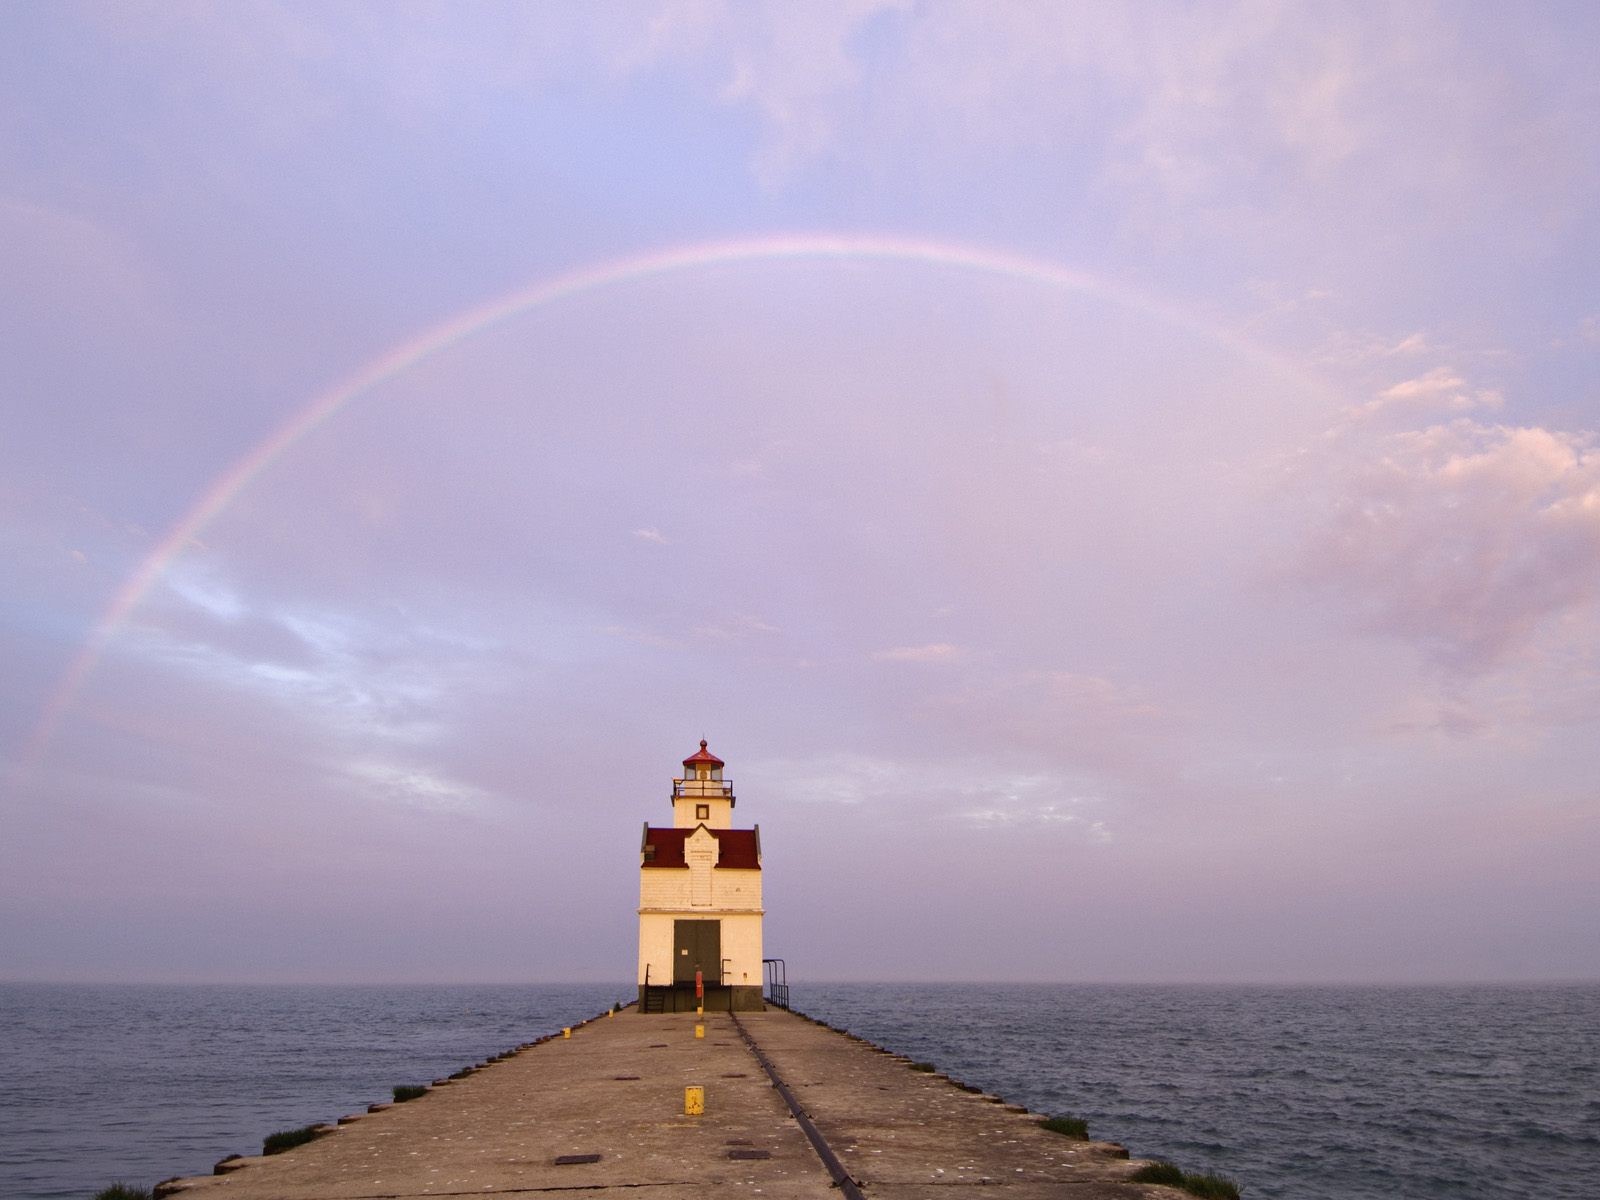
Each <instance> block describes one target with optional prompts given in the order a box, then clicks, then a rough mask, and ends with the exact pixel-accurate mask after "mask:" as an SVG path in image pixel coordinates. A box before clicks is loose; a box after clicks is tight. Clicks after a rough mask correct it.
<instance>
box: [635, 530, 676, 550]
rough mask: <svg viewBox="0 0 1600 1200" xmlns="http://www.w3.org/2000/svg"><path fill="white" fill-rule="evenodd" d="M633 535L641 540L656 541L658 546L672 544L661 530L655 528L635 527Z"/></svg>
mask: <svg viewBox="0 0 1600 1200" xmlns="http://www.w3.org/2000/svg"><path fill="white" fill-rule="evenodd" d="M633 536H634V537H636V538H638V539H639V540H640V541H641V542H654V543H655V544H656V545H658V546H670V545H672V543H671V542H670V541H668V540H667V539H666V538H665V537H663V536H662V533H661V530H659V529H655V528H649V529H635V530H634V531H633Z"/></svg>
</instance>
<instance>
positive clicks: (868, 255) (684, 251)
mask: <svg viewBox="0 0 1600 1200" xmlns="http://www.w3.org/2000/svg"><path fill="white" fill-rule="evenodd" d="M785 259H792V260H806V259H811V260H828V259H835V260H851V261H857V262H860V261H884V262H899V263H920V264H926V265H933V266H940V267H951V268H958V269H962V270H969V271H975V272H981V273H984V274H990V275H999V276H1005V277H1008V278H1011V279H1016V280H1020V281H1023V282H1028V283H1033V284H1038V285H1041V286H1044V287H1051V288H1059V289H1063V290H1067V291H1077V292H1092V293H1095V294H1096V295H1099V296H1102V297H1104V298H1105V299H1107V300H1110V301H1112V302H1113V303H1116V304H1118V305H1121V306H1123V307H1126V308H1129V309H1132V310H1135V311H1139V312H1143V313H1146V314H1148V315H1151V316H1154V317H1157V318H1159V319H1161V320H1163V321H1166V322H1169V323H1170V324H1172V325H1174V326H1176V327H1178V328H1183V329H1187V330H1190V331H1193V332H1196V333H1198V334H1200V335H1202V336H1204V337H1206V338H1207V339H1209V340H1211V341H1214V342H1217V343H1219V344H1222V345H1224V346H1226V347H1228V348H1229V349H1231V350H1234V351H1236V352H1237V353H1239V354H1241V355H1242V356H1244V357H1246V358H1249V359H1254V360H1257V361H1260V362H1262V363H1263V364H1265V365H1267V366H1269V367H1271V368H1273V369H1275V370H1278V371H1281V372H1283V373H1284V374H1286V375H1293V374H1295V372H1294V371H1293V369H1292V368H1291V367H1290V366H1289V364H1287V363H1285V362H1283V361H1282V360H1281V359H1279V358H1277V357H1276V356H1274V355H1272V354H1270V353H1268V352H1267V351H1265V350H1263V349H1262V348H1261V347H1260V346H1257V345H1255V344H1253V343H1251V342H1249V341H1247V340H1245V339H1244V338H1242V337H1240V336H1239V335H1237V334H1236V333H1234V332H1233V331H1231V330H1227V329H1223V328H1220V327H1217V326H1215V325H1211V324H1207V323H1204V322H1202V321H1201V320H1199V319H1198V318H1196V317H1195V316H1194V315H1193V314H1191V313H1188V312H1186V311H1184V310H1182V309H1180V308H1178V307H1176V306H1174V305H1172V304H1169V303H1166V302H1164V301H1160V300H1157V299H1155V298H1153V297H1151V296H1148V295H1145V294H1142V293H1139V292H1136V291H1133V290H1131V289H1128V288H1125V287H1121V286H1117V285H1113V284H1111V283H1109V282H1107V281H1105V280H1102V279H1098V278H1096V277H1094V276H1091V275H1088V274H1085V273H1084V272H1081V271H1075V270H1071V269H1069V268H1067V267H1063V266H1060V265H1059V264H1056V263H1052V262H1049V261H1047V260H1042V259H1035V258H1028V257H1026V256H1023V255H1019V254H1015V253H1010V252H1007V251H1002V250H995V249H991V248H986V247H981V246H973V245H967V244H962V243H953V242H943V241H934V240H928V239H922V238H906V237H891V236H880V235H851V236H843V235H834V234H817V233H811V234H788V235H777V236H766V237H759V238H747V239H736V240H727V241H715V242H704V243H698V244H694V245H689V246H682V247H677V248H672V249H666V250H658V251H654V252H651V253H647V254H643V255H637V256H634V257H631V258H621V259H613V260H609V261H606V262H602V263H599V264H591V265H589V266H584V267H579V268H577V269H576V270H572V271H569V272H566V273H564V274H561V275H557V276H554V277H552V278H548V279H544V280H541V281H539V282H536V283H533V284H531V285H529V286H528V287H525V288H521V289H519V290H518V291H515V292H512V293H510V294H509V295H505V296H502V297H500V298H498V299H495V300H491V301H489V302H488V303H485V304H482V305H479V306H477V307H475V308H471V309H468V310H467V311H465V312H462V313H459V314H457V315H456V316H453V317H451V318H449V319H448V320H446V321H443V322H441V323H440V324H438V325H435V326H433V327H432V328H430V329H427V330H425V331H423V332H422V333H421V334H420V335H418V336H417V337H415V338H412V339H411V340H410V341H407V342H404V343H402V344H400V345H398V346H395V347H394V348H392V349H390V350H388V351H386V352H385V353H383V354H381V355H379V356H378V357H377V358H375V359H373V360H372V361H371V362H369V363H367V364H366V365H365V366H363V367H361V368H360V369H359V370H357V371H356V372H355V373H354V374H352V375H350V376H349V377H348V378H346V379H344V380H343V381H341V382H340V383H338V384H336V385H334V386H333V387H331V388H329V389H328V390H327V391H325V392H323V393H321V394H320V395H318V396H316V397H314V398H313V399H312V400H311V401H310V402H309V403H307V404H306V405H305V406H304V407H302V408H300V409H299V410H298V411H297V412H295V414H294V415H293V416H292V417H290V418H289V420H288V421H286V422H285V423H284V424H283V425H282V426H281V427H280V428H279V429H278V430H276V431H275V432H274V433H272V434H270V435H268V436H267V437H266V438H265V439H263V440H262V441H261V442H260V443H259V444H257V445H256V446H255V447H253V448H252V449H251V450H250V451H249V452H248V453H246V454H245V455H244V456H243V457H241V458H240V459H239V460H238V461H237V462H235V463H234V464H233V465H231V466H230V467H228V468H227V469H226V470H225V471H223V472H222V474H220V475H219V476H218V477H217V478H216V480H215V481H214V482H213V483H212V485H211V486H210V487H209V488H208V489H207V490H206V491H205V492H204V493H203V494H202V495H201V496H200V498H199V499H198V500H197V501H195V503H194V505H193V506H192V507H191V508H190V509H189V510H188V511H187V512H185V513H184V514H183V516H182V517H181V518H180V519H179V520H178V522H177V523H176V524H175V525H174V526H173V527H172V529H171V530H170V531H169V532H168V533H167V534H166V535H165V536H164V537H163V538H162V539H161V540H160V542H159V543H157V545H156V546H155V548H154V549H153V550H152V551H151V552H150V554H149V555H148V556H147V557H146V558H145V559H144V561H143V562H141V563H140V564H139V566H138V568H137V569H136V570H134V571H133V573H132V574H131V575H129V576H128V578H127V579H126V580H125V581H124V582H123V584H122V586H121V587H120V588H118V589H117V591H116V593H115V594H114V595H113V596H112V598H111V600H110V602H109V603H108V604H107V605H106V607H105V609H104V610H103V611H102V612H101V613H100V616H99V618H98V620H97V621H96V622H95V624H94V626H93V627H92V628H91V630H90V632H89V635H88V636H87V638H86V639H85V640H84V644H83V645H82V647H80V648H79V650H78V652H77V654H76V655H75V656H74V657H73V659H72V662H71V663H70V664H69V665H68V667H67V669H66V671H65V672H63V674H62V676H61V678H60V680H59V681H58V682H57V684H56V686H55V688H54V689H52V691H51V693H50V695H49V696H48V697H47V699H46V701H45V704H44V706H43V708H42V709H41V712H40V715H39V719H38V721H37V722H36V723H35V726H34V728H33V730H32V732H31V734H30V735H29V738H28V741H27V742H26V743H25V746H24V752H23V756H22V765H23V767H24V768H26V767H28V766H31V765H32V764H34V763H37V762H38V760H39V758H40V756H42V754H43V752H44V749H45V747H46V746H47V745H48V744H49V741H50V739H51V737H52V736H53V734H54V733H55V730H56V728H57V727H58V725H59V724H60V722H61V719H62V717H63V716H64V715H65V714H66V712H67V710H68V709H69V708H70V707H71V706H72V702H73V700H74V699H75V698H76V696H77V694H78V692H79V691H80V689H81V688H82V687H83V683H84V681H85V680H86V679H87V678H88V676H89V674H90V672H91V671H92V670H93V669H94V665H95V663H96V662H97V661H98V660H99V658H100V656H101V654H103V653H104V651H105V649H106V646H107V645H108V644H109V643H110V642H111V640H112V638H114V637H115V636H116V633H117V631H118V629H119V628H120V627H121V626H122V624H123V622H124V621H125V620H127V618H128V614H129V613H131V612H132V611H133V610H134V608H136V607H137V606H138V604H139V602H140V601H141V600H142V599H143V598H144V596H145V595H146V594H147V593H148V592H149V591H150V589H151V588H152V587H153V586H154V585H155V583H156V581H157V580H159V579H160V578H161V575H162V573H163V572H165V571H166V569H167V568H168V567H169V566H170V565H171V564H172V563H173V562H174V561H175V560H176V559H177V558H178V557H179V556H180V555H181V554H183V552H184V550H185V549H186V548H188V547H189V546H190V545H192V544H194V543H195V540H196V538H197V536H198V535H199V533H200V531H201V530H202V529H204V528H205V527H206V526H207V525H208V524H209V523H210V522H211V521H213V520H215V519H216V517H217V516H218V515H219V514H220V513H221V512H222V511H223V510H224V509H226V508H227V507H228V505H229V504H230V503H231V502H232V501H233V499H234V498H235V497H236V496H238V495H239V493H240V492H242V491H243V490H244V489H245V488H246V487H248V486H249V485H250V482H251V481H252V480H253V479H255V478H256V477H257V476H259V475H260V474H261V473H262V472H263V471H265V470H266V469H267V468H268V467H269V466H271V465H272V464H273V463H274V462H275V461H276V460H277V459H278V458H279V457H281V456H282V455H283V454H285V453H286V452H287V451H288V450H289V449H290V448H291V447H292V446H294V444H295V443H296V442H298V441H299V440H300V439H301V438H303V437H305V436H306V435H307V434H308V433H310V432H311V431H312V430H314V429H316V428H317V426H319V425H321V424H322V423H323V422H324V421H327V420H328V419H329V418H330V417H332V416H334V414H336V413H338V412H339V410H341V409H342V408H344V407H345V406H346V405H348V404H350V403H352V402H353V401H355V400H356V399H358V398H359V397H361V396H362V395H364V394H366V393H367V392H370V391H371V390H372V389H374V388H376V387H378V386H379V385H380V384H383V383H385V382H387V381H388V380H391V379H394V378H396V377H397V376H399V375H402V374H404V373H405V372H406V371H408V370H410V369H411V368H412V367H414V366H416V365H417V364H418V363H419V362H421V361H423V360H424V359H426V358H428V357H429V356H430V355H433V354H436V353H438V352H439V351H441V350H443V349H445V348H446V347H449V346H453V345H455V344H457V343H458V342H461V341H464V340H465V339H467V338H470V337H472V336H473V335H474V334H477V333H479V332H481V331H483V330H485V329H488V328H489V327H490V326H493V325H495V324H496V323H498V322H500V321H503V320H505V319H506V318H508V317H512V316H515V315H517V314H519V313H525V312H528V311H529V310H530V309H536V308H539V307H541V306H543V305H547V304H554V303H557V302H559V301H562V300H566V299H569V298H571V297H573V296H578V295H581V294H583V293H585V292H592V291H597V290H599V289H602V288H608V287H615V286H617V285H619V284H627V283H633V282H636V281H639V280H643V279H648V278H651V277H653V276H660V275H670V274H672V273H674V272H680V271H688V270H696V269H701V268H705V267H713V266H719V265H726V264H737V263H748V262H766V261H775V260H785Z"/></svg>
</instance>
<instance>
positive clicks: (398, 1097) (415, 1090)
mask: <svg viewBox="0 0 1600 1200" xmlns="http://www.w3.org/2000/svg"><path fill="white" fill-rule="evenodd" d="M390 1090H391V1091H392V1092H394V1102H395V1103H396V1104H404V1103H405V1102H406V1101H407V1100H415V1099H416V1098H417V1097H418V1096H426V1095H427V1094H428V1089H427V1088H426V1087H424V1086H423V1085H422V1084H420V1083H397V1084H395V1085H394V1087H393V1088H391V1089H390Z"/></svg>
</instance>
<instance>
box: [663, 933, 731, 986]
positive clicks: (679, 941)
mask: <svg viewBox="0 0 1600 1200" xmlns="http://www.w3.org/2000/svg"><path fill="white" fill-rule="evenodd" d="M696 971H701V972H703V973H704V976H705V981H706V982H707V983H708V984H715V983H721V982H722V922H721V921H674V922H673V923H672V982H673V983H693V982H694V973H695V972H696Z"/></svg>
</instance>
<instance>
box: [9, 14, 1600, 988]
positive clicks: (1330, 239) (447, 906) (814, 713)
mask: <svg viewBox="0 0 1600 1200" xmlns="http://www.w3.org/2000/svg"><path fill="white" fill-rule="evenodd" d="M1597 44H1600V18H1597V17H1596V15H1595V10H1593V9H1592V8H1591V7H1590V6H1585V5H1566V6H1562V5H1501V4H1483V5H1458V4H1440V5H1432V4H1408V5H1400V6H1392V8H1391V7H1387V6H1384V7H1380V6H1370V5H1368V6H1344V5H1339V6H1335V5H1324V6H1305V5H1293V4H1274V3H1262V2H1256V3H1239V4H1229V3H1214V4H1200V5H1183V6H1176V5H1172V6H1142V5H1106V6H1097V5H1062V4H1055V3H1050V4H1038V5H1030V4H1007V5H995V4H987V3H985V4H960V3H948V4H934V5H911V4H895V3H876V2H873V0H858V2H855V3H841V4H822V3H818V4H805V5H794V4H786V3H785V4H770V5H766V4H744V3H741V4H731V3H730V4H717V3H696V4H688V3H654V4H652V3H645V2H642V0H641V2H640V3H634V4H620V5H611V6H593V5H587V4H537V5H523V4H517V5H502V4H475V5H464V6H446V7H440V6H435V5H426V6H420V5H415V6H413V5H397V4H387V3H386V4H317V5H309V4H296V5H278V4H243V3H230V4H219V5H209V4H195V5H174V4H168V3H152V4H138V3H118V4H110V3H105V4H50V5H46V4H37V3H29V2H21V0H0V280H3V281H4V287H3V289H0V403H3V405H4V421H3V425H0V579H3V582H4V588H3V592H0V604H3V608H0V787H3V789H4V791H3V794H0V979H61V980H77V979H85V980H87V979H96V980H98V979H138V980H147V979H150V980H157V979H159V980H165V979H171V980H213V979H215V980H276V979H283V980H395V981H406V980H508V981H510V980H548V981H556V980H569V979H572V980H576V979H584V980H619V981H620V980H625V979H627V978H628V977H629V976H630V975H631V972H632V967H633V960H634V954H635V949H634V936H635V922H636V917H635V915H634V907H635V905H636V903H637V862H638V859H637V847H638V837H639V827H640V825H641V824H642V823H643V822H644V821H646V820H653V821H656V822H665V821H667V820H669V819H670V805H669V803H668V799H667V796H668V788H669V781H670V779H671V777H672V775H673V774H674V772H675V771H676V770H677V769H678V764H679V761H680V760H681V759H682V758H683V757H684V756H685V755H687V754H688V753H689V752H690V751H692V750H693V749H694V747H695V745H696V743H697V741H698V739H700V738H701V737H706V738H708V739H709V740H710V743H711V748H712V749H713V750H714V751H715V752H717V753H718V754H719V755H721V756H722V757H723V758H724V759H726V760H727V763H728V774H729V776H730V777H731V778H732V779H733V780H734V783H735V786H736V788H737V790H738V794H739V797H740V803H739V807H738V809H737V812H736V816H737V817H739V818H740V819H741V823H744V824H749V823H754V822H759V823H760V825H761V829H762V842H763V848H764V851H765V861H766V867H767V879H766V887H767V893H766V894H767V903H768V910H769V913H768V919H767V948H768V953H770V954H776V955H782V956H783V957H785V958H786V959H788V960H789V963H790V969H791V973H792V977H793V978H795V979H796V980H803V979H805V978H812V979H821V978H829V979H840V978H853V979H943V978H955V979H980V980H981V979H1049V980H1131V981H1142V980H1162V981H1166V980H1249V981H1275V980H1282V981H1313V980H1406V981H1411V980H1416V981H1426V980H1524V979H1541V978H1587V979H1593V978H1597V977H1600V934H1597V933H1596V929H1597V928H1600V921H1597V908H1600V799H1597V794H1596V792H1597V780H1600V737H1597V729H1600V445H1597V443H1596V440H1595V438H1596V430H1597V429H1600V370H1597V368H1600V287H1597V280H1600V261H1597V259H1600V255H1597V245H1600V187H1597V184H1600V123H1597V121H1596V119H1595V114H1596V112H1597V111H1600V84H1597V82H1596V79H1597V77H1596V74H1595V72H1594V68H1593V61H1592V54H1593V47H1594V46H1595V45H1597Z"/></svg>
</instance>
